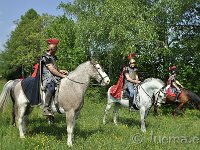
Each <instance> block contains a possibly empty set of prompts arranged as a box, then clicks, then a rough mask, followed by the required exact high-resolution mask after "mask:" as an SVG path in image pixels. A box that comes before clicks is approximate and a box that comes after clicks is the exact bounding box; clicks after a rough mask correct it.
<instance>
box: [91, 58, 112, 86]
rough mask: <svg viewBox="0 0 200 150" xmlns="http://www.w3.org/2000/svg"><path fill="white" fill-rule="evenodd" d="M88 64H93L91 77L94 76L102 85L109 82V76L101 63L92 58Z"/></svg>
mask: <svg viewBox="0 0 200 150" xmlns="http://www.w3.org/2000/svg"><path fill="white" fill-rule="evenodd" d="M90 64H91V65H92V66H93V67H92V77H94V78H95V79H96V80H97V81H98V82H99V83H100V84H101V85H102V86H105V85H108V84H109V83H110V78H109V77H108V75H107V74H106V73H105V72H104V70H103V69H102V67H101V65H100V64H99V63H98V62H97V61H95V60H93V59H92V60H91V61H90Z"/></svg>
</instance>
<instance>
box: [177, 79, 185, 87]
mask: <svg viewBox="0 0 200 150" xmlns="http://www.w3.org/2000/svg"><path fill="white" fill-rule="evenodd" d="M176 84H177V85H179V86H180V87H181V88H184V86H183V85H182V84H181V83H180V82H179V81H178V80H176Z"/></svg>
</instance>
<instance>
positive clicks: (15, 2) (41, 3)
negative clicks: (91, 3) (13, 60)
mask: <svg viewBox="0 0 200 150" xmlns="http://www.w3.org/2000/svg"><path fill="white" fill-rule="evenodd" d="M61 2H63V3H67V2H73V0H1V4H0V51H2V50H3V49H4V47H3V45H4V44H5V42H6V41H7V40H8V39H9V36H10V33H11V31H13V30H14V29H15V24H14V23H13V22H14V21H16V20H18V19H20V18H21V16H22V15H24V14H25V13H26V12H27V11H28V10H29V9H31V8H33V9H34V10H35V11H36V12H37V13H38V14H39V15H42V14H43V13H47V14H49V15H54V16H58V15H63V11H62V10H60V9H57V6H58V5H59V4H60V3H61Z"/></svg>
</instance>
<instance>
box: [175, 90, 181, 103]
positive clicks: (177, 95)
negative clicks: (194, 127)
mask: <svg viewBox="0 0 200 150" xmlns="http://www.w3.org/2000/svg"><path fill="white" fill-rule="evenodd" d="M180 95H181V92H177V93H176V99H175V102H179V100H178V97H179V96H180Z"/></svg>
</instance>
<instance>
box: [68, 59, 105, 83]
mask: <svg viewBox="0 0 200 150" xmlns="http://www.w3.org/2000/svg"><path fill="white" fill-rule="evenodd" d="M90 63H91V64H92V66H93V67H94V68H95V70H96V71H97V72H98V74H99V76H100V77H101V80H100V81H99V83H100V84H101V83H102V81H103V80H104V79H105V78H107V77H108V76H107V75H106V76H105V77H103V76H102V75H101V73H100V72H99V70H98V69H97V68H96V65H97V64H95V63H93V62H92V61H90ZM65 78H67V79H69V80H70V81H72V82H75V83H78V84H86V83H83V82H79V81H75V80H73V79H70V78H69V77H68V76H66V77H65Z"/></svg>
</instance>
